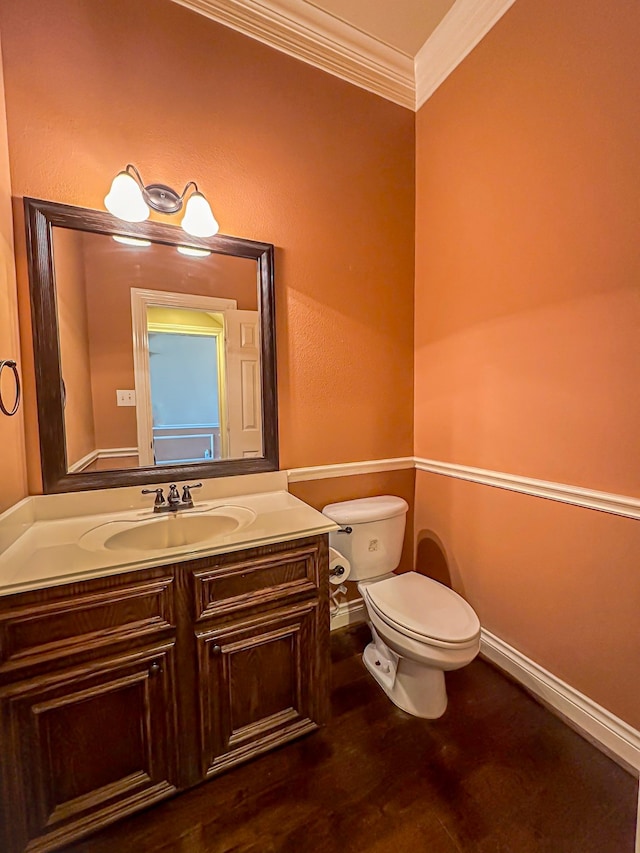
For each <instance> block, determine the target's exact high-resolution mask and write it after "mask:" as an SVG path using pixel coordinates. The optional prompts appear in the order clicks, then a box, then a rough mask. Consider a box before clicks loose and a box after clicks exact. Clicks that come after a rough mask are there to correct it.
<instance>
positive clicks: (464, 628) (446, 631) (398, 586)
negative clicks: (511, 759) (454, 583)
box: [358, 572, 480, 719]
mask: <svg viewBox="0 0 640 853" xmlns="http://www.w3.org/2000/svg"><path fill="white" fill-rule="evenodd" d="M358 589H359V590H360V593H361V595H362V598H363V601H364V603H365V606H366V608H367V614H368V618H369V622H370V624H371V626H372V628H373V630H372V634H373V636H374V639H373V642H372V643H370V645H369V646H368V647H367V649H366V650H365V653H364V655H363V659H364V663H365V666H366V667H367V669H368V670H369V672H370V673H371V674H372V675H373V677H374V678H375V679H376V681H378V683H379V684H380V686H381V687H382V688H383V690H384V691H385V693H386V694H387V695H388V696H389V698H390V699H391V701H392V702H393V703H394V704H395V705H397V706H398V707H399V708H402V710H403V711H406V712H407V713H409V714H413V715H414V716H416V717H425V718H426V719H436V718H437V717H440V716H442V714H444V712H445V710H446V707H447V692H446V686H445V679H444V673H445V671H450V670H454V669H460V667H463V666H466V665H467V664H469V663H471V661H472V660H473V659H474V658H475V657H476V655H477V654H478V651H479V650H480V622H479V621H478V617H477V616H476V614H475V612H474V611H473V609H472V608H471V607H470V606H469V604H467V602H466V601H465V600H464V599H463V598H461V596H459V595H458V594H457V593H455V592H454V591H453V590H451V589H449V588H448V587H446V586H443V585H442V584H440V583H438V582H437V581H434V580H432V579H431V578H427V577H425V576H424V575H420V574H418V573H417V572H406V573H405V574H400V575H391V576H390V577H386V578H384V579H381V580H374V581H370V582H366V581H365V582H361V583H360V584H358ZM374 631H375V633H373V632H374ZM380 641H382V644H383V646H382V647H381V645H380ZM385 647H386V648H387V649H390V650H391V651H392V652H393V653H394V654H395V656H396V669H395V673H394V677H393V679H389V678H385V677H384V675H385V666H386V664H385V661H384V660H382V661H380V651H381V648H382V651H383V652H384V648H385Z"/></svg>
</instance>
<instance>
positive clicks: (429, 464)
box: [415, 456, 640, 519]
mask: <svg viewBox="0 0 640 853" xmlns="http://www.w3.org/2000/svg"><path fill="white" fill-rule="evenodd" d="M415 465H416V470H417V471H426V472H427V473H429V474H441V475H443V476H445V477H453V478H455V479H458V480H467V481H468V482H470V483H478V484H480V485H482V486H493V487H495V488H498V489H508V490H509V491H512V492H521V493H522V494H524V495H532V496H533V497H537V498H546V499H547V500H552V501H560V502H561V503H567V504H573V505H574V506H580V507H584V508H585V509H595V510H598V511H600V512H608V513H612V514H613V515H623V516H625V517H626V518H636V519H640V498H636V497H632V496H630V495H618V494H615V493H613V492H598V491H595V490H593V489H585V488H582V486H571V485H568V484H567V483H554V482H551V481H550V480H536V479H534V478H533V477H520V476H519V475H517V474H506V473H504V472H502V471H490V470H488V469H486V468H472V467H469V466H468V465H455V464H453V463H452V462H439V461H437V460H435V459H422V458H421V457H419V456H417V457H415Z"/></svg>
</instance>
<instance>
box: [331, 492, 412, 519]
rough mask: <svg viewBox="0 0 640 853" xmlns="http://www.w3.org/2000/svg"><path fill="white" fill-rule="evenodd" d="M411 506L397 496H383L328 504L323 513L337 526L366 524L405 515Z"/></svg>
mask: <svg viewBox="0 0 640 853" xmlns="http://www.w3.org/2000/svg"><path fill="white" fill-rule="evenodd" d="M408 509H409V504H408V503H407V502H406V501H405V500H403V499H402V498H398V497H396V496H395V495H381V496H379V497H375V498H358V499H357V500H355V501H341V502H340V503H335V504H328V505H327V506H326V507H325V508H324V509H323V510H322V512H323V513H324V514H325V515H326V516H327V517H328V518H330V519H331V520H332V521H335V522H336V523H337V524H342V525H346V524H366V523H367V522H369V521H382V520H383V519H385V518H393V517H394V516H396V515H404V514H405V513H406V512H407V510H408Z"/></svg>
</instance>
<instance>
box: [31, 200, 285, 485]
mask: <svg viewBox="0 0 640 853" xmlns="http://www.w3.org/2000/svg"><path fill="white" fill-rule="evenodd" d="M24 204H25V219H26V229H27V250H28V261H29V279H30V287H31V311H32V326H33V340H34V354H35V371H36V391H37V398H38V400H37V403H38V421H39V431H40V452H41V460H42V476H43V487H44V492H45V493H46V494H50V493H55V492H66V491H77V490H81V489H95V488H106V487H112V486H123V485H135V484H138V483H152V482H166V481H169V480H178V481H185V480H193V479H196V478H198V477H218V476H228V475H231V474H244V473H246V474H249V473H257V472H260V471H274V470H277V469H278V430H277V411H278V410H277V390H276V355H275V317H274V314H275V305H274V281H273V246H272V245H270V244H268V243H257V242H254V241H251V240H244V239H240V238H236V237H225V236H221V235H216V236H215V237H211V238H208V239H199V238H195V237H191V236H189V235H187V234H185V233H184V232H183V231H182V230H181V229H180V228H178V227H176V226H171V225H164V224H160V223H156V222H143V223H136V224H133V223H125V222H122V221H121V220H118V219H116V218H115V217H113V216H111V214H109V213H106V212H104V213H103V212H101V211H94V210H87V209H84V208H78V207H71V206H68V205H62V204H55V203H52V202H45V201H38V200H34V199H25V202H24Z"/></svg>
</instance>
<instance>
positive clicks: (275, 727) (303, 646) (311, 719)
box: [198, 602, 321, 777]
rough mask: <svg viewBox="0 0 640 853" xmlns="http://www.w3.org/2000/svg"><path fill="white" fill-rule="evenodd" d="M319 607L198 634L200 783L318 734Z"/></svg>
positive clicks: (307, 605)
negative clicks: (293, 740)
mask: <svg viewBox="0 0 640 853" xmlns="http://www.w3.org/2000/svg"><path fill="white" fill-rule="evenodd" d="M317 609H318V605H317V603H316V602H311V603H304V604H301V605H298V606H295V607H291V608H289V609H288V610H284V611H281V612H277V613H273V614H271V615H270V616H267V617H264V618H262V619H258V620H254V621H249V622H245V623H242V622H240V623H232V624H230V625H227V626H226V627H224V628H212V629H211V630H210V631H204V632H202V633H199V634H198V667H199V679H198V682H199V685H200V693H199V695H200V719H201V726H200V750H201V760H202V763H201V771H202V775H203V777H207V776H212V775H214V774H216V773H219V772H220V771H221V770H224V769H225V768H226V767H228V766H229V765H231V764H236V763H238V761H241V760H243V759H244V758H246V757H247V756H249V755H257V754H258V753H260V752H264V751H265V750H267V749H271V748H272V747H274V746H278V745H279V744H281V743H283V742H284V741H286V740H291V738H292V737H297V736H298V735H301V734H304V733H305V732H309V731H312V730H313V729H315V728H317V726H318V723H317V720H318V717H319V716H321V714H320V713H319V711H320V708H318V707H316V705H317V704H318V703H317V699H316V697H315V696H314V680H313V669H312V667H311V666H309V663H310V662H312V661H313V659H314V656H315V654H316V648H317V631H316V625H317ZM314 700H315V701H314Z"/></svg>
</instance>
